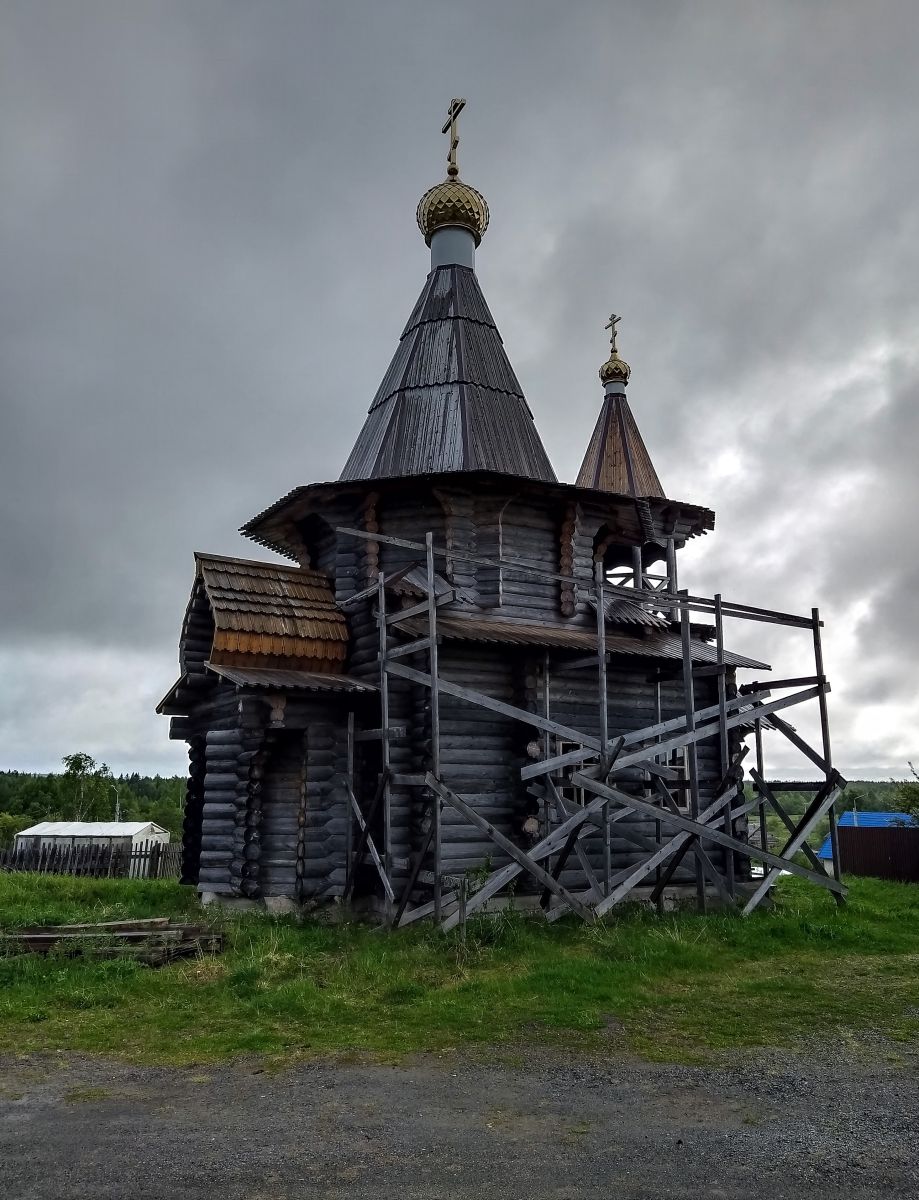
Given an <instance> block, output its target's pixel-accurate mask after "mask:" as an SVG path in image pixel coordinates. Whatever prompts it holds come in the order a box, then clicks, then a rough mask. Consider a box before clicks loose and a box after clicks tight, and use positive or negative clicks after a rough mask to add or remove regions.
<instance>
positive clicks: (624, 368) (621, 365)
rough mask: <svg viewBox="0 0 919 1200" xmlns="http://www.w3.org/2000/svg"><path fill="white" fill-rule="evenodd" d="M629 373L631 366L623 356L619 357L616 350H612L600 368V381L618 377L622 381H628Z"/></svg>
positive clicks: (608, 380)
mask: <svg viewBox="0 0 919 1200" xmlns="http://www.w3.org/2000/svg"><path fill="white" fill-rule="evenodd" d="M631 373H632V368H631V367H630V366H629V364H628V363H627V362H626V361H625V359H624V358H620V357H619V352H618V350H614V351H613V352H612V354H610V356H609V358H608V359H607V360H606V362H605V363H604V364H603V366H602V367H601V368H600V382H601V383H609V382H610V380H613V379H618V380H620V382H622V383H628V382H629V376H630V375H631Z"/></svg>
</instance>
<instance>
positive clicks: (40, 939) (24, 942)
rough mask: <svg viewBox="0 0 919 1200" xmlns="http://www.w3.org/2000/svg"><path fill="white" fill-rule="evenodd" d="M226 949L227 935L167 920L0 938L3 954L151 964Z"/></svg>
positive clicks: (36, 928) (50, 928)
mask: <svg viewBox="0 0 919 1200" xmlns="http://www.w3.org/2000/svg"><path fill="white" fill-rule="evenodd" d="M222 949H223V934H221V933H216V932H215V931H214V930H212V929H208V928H207V927H205V926H203V925H194V924H188V923H185V922H182V921H172V920H170V918H169V917H148V918H146V919H143V920H136V921H102V922H99V923H96V924H83V925H33V926H30V927H28V928H25V929H18V930H15V931H14V932H12V933H7V934H4V935H2V936H0V956H2V955H9V954H48V953H49V952H51V951H54V952H55V953H63V954H68V955H78V954H79V955H91V956H92V957H93V958H134V959H139V960H140V961H141V962H145V963H149V964H151V965H152V966H161V965H162V964H163V963H168V962H172V960H173V959H176V958H194V957H197V956H198V955H201V954H216V953H219V952H220V951H221V950H222Z"/></svg>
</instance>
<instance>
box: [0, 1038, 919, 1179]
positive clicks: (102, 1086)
mask: <svg viewBox="0 0 919 1200" xmlns="http://www.w3.org/2000/svg"><path fill="white" fill-rule="evenodd" d="M524 1059H526V1061H525V1062H524ZM917 1067H919V1059H917V1056H916V1054H915V1052H904V1051H903V1050H902V1048H901V1049H897V1048H892V1047H889V1046H877V1047H874V1048H872V1049H870V1050H866V1049H865V1048H864V1047H862V1048H861V1049H860V1050H859V1051H857V1052H856V1051H854V1050H851V1049H849V1050H846V1049H844V1048H842V1047H836V1048H834V1049H833V1050H831V1051H828V1050H826V1049H824V1050H822V1051H815V1052H814V1053H813V1054H812V1055H805V1056H799V1057H796V1058H793V1057H790V1056H788V1055H784V1054H780V1053H778V1052H775V1053H772V1054H769V1055H762V1056H759V1057H757V1058H755V1059H754V1058H750V1059H749V1060H747V1061H745V1062H744V1063H743V1064H742V1065H738V1066H736V1067H733V1068H730V1069H712V1068H708V1067H706V1068H695V1067H693V1068H688V1067H675V1066H656V1065H647V1064H642V1063H636V1062H629V1061H608V1062H606V1063H596V1062H585V1061H581V1060H572V1059H570V1058H568V1057H566V1056H564V1055H562V1054H559V1053H555V1052H553V1053H549V1052H537V1053H533V1054H532V1055H530V1054H528V1053H524V1055H523V1056H522V1057H521V1056H518V1057H516V1058H510V1057H509V1056H507V1055H504V1054H502V1053H499V1052H496V1053H495V1055H494V1056H491V1058H490V1059H489V1057H488V1056H484V1057H482V1056H480V1057H478V1058H477V1059H469V1058H468V1056H459V1055H455V1054H450V1055H446V1056H443V1057H439V1056H427V1057H422V1058H415V1059H413V1060H411V1061H410V1062H407V1063H404V1064H402V1065H400V1066H380V1065H366V1064H340V1063H328V1062H326V1063H309V1064H304V1065H298V1066H295V1067H292V1068H290V1069H288V1070H285V1071H282V1072H281V1073H279V1074H270V1073H266V1072H265V1071H263V1070H260V1069H259V1068H258V1066H257V1065H256V1064H243V1065H235V1066H226V1067H219V1068H216V1069H211V1068H197V1069H196V1068H190V1069H182V1070H175V1069H160V1068H149V1067H133V1066H125V1065H122V1064H113V1063H105V1062H101V1061H99V1060H92V1061H87V1060H80V1059H78V1058H67V1057H66V1056H64V1055H55V1056H51V1057H50V1058H28V1059H9V1058H8V1059H5V1060H2V1061H0V1163H2V1167H3V1170H2V1174H0V1178H2V1181H3V1194H4V1196H6V1197H9V1198H10V1200H14V1198H15V1200H52V1198H53V1200H71V1198H73V1200H76V1198H77V1197H79V1198H80V1200H86V1198H87V1197H91V1198H92V1200H103V1198H108V1197H119V1200H121V1198H124V1197H131V1200H154V1198H156V1200H160V1198H163V1200H166V1198H168V1200H191V1198H195V1200H198V1198H200V1197H209V1198H211V1197H213V1198H215V1200H288V1198H293V1197H323V1198H329V1200H338V1198H341V1200H345V1198H347V1200H358V1198H364V1197H373V1198H374V1200H380V1198H382V1197H389V1196H393V1197H400V1198H405V1200H416V1198H418V1200H442V1198H443V1200H446V1198H448V1197H449V1198H450V1200H460V1198H466V1197H469V1198H474V1200H491V1198H492V1197H501V1200H518V1198H519V1200H536V1198H542V1197H546V1198H552V1200H576V1198H582V1197H584V1198H587V1197H590V1198H594V1197H597V1198H599V1197H603V1198H604V1200H609V1198H610V1197H615V1198H617V1200H662V1198H663V1197H692V1198H693V1200H698V1198H699V1197H721V1198H734V1197H738V1198H739V1197H744V1198H745V1200H746V1198H748V1197H750V1196H752V1195H756V1196H757V1197H762V1198H771V1197H784V1198H789V1200H793V1198H798V1197H801V1198H806V1200H821V1198H822V1197H833V1200H838V1198H839V1197H840V1196H845V1197H847V1198H849V1200H859V1198H862V1197H880V1196H884V1197H891V1196H904V1197H906V1196H916V1195H917V1194H919V1182H917V1181H919V1131H917V1113H919V1070H917Z"/></svg>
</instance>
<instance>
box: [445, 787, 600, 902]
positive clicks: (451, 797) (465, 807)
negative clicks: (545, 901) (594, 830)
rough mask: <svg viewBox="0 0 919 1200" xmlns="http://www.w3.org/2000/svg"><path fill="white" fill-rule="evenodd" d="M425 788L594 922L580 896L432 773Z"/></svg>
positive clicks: (545, 885) (544, 885)
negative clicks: (572, 892)
mask: <svg viewBox="0 0 919 1200" xmlns="http://www.w3.org/2000/svg"><path fill="white" fill-rule="evenodd" d="M425 785H426V786H427V787H429V788H430V789H431V791H432V792H434V794H435V795H436V796H439V797H440V798H441V800H443V801H444V802H445V803H446V804H450V805H452V806H453V808H455V809H456V810H457V812H460V813H462V814H463V816H464V817H465V818H466V820H467V821H471V822H472V824H473V825H476V826H478V828H479V829H481V830H482V832H483V833H486V834H487V835H488V836H489V837H490V838H491V840H492V841H493V842H494V843H495V845H496V846H500V848H501V849H502V850H503V851H504V853H505V854H508V855H509V856H510V857H511V858H512V859H514V861H515V862H516V863H517V864H518V865H519V866H521V867H522V868H523V869H524V870H525V871H528V872H529V873H530V874H531V875H532V876H533V878H534V879H536V880H537V881H538V882H539V883H541V884H542V885H543V887H547V888H548V889H549V890H550V891H551V892H554V893H555V894H556V896H559V897H560V898H561V899H562V900H564V901H565V902H566V903H567V904H569V905H570V906H571V907H572V908H573V909H574V911H575V912H576V913H577V914H578V915H579V916H580V917H582V918H583V919H584V920H585V921H592V920H593V919H594V915H593V912H592V911H591V910H590V908H588V906H587V905H586V904H582V903H581V901H580V900H578V898H577V897H576V896H573V895H572V894H571V892H569V891H568V889H567V888H565V887H562V885H561V884H560V883H559V882H558V881H557V880H555V879H553V878H552V876H551V875H550V874H549V872H548V871H545V870H543V868H542V867H541V866H540V865H539V863H537V862H536V861H535V860H534V859H533V858H532V857H531V855H529V854H527V853H526V851H525V850H521V849H520V847H519V846H515V845H514V843H513V842H512V841H511V840H510V838H507V837H505V836H504V834H503V833H501V831H500V830H498V829H495V827H494V825H492V823H491V822H490V821H488V820H486V819H485V817H483V816H482V815H481V813H478V812H476V810H475V809H474V808H473V807H472V806H471V805H470V804H467V803H466V801H465V800H462V799H460V797H459V796H457V795H456V793H455V792H451V791H450V789H449V788H448V787H445V786H444V785H443V784H442V783H441V782H440V780H438V779H436V778H435V777H434V776H433V775H432V774H431V773H430V772H428V774H427V776H426V777H425ZM467 912H468V906H467Z"/></svg>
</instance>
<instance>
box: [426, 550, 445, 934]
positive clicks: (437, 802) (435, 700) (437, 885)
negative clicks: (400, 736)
mask: <svg viewBox="0 0 919 1200" xmlns="http://www.w3.org/2000/svg"><path fill="white" fill-rule="evenodd" d="M424 546H425V558H426V566H427V575H428V639H429V641H430V643H431V644H430V646H429V647H428V662H429V664H430V665H429V671H430V675H431V772H432V774H433V775H434V778H435V779H436V780H437V781H438V782H440V689H439V686H438V663H437V592H436V588H435V575H434V534H433V533H432V532H430V531H428V533H426V534H425V535H424ZM432 806H433V807H432V812H431V820H432V821H433V822H434V920H435V922H438V923H439V922H440V918H441V907H442V901H443V889H442V886H441V878H440V877H441V854H442V850H441V819H442V812H443V801H442V800H441V798H440V796H433V797H432Z"/></svg>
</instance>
